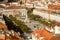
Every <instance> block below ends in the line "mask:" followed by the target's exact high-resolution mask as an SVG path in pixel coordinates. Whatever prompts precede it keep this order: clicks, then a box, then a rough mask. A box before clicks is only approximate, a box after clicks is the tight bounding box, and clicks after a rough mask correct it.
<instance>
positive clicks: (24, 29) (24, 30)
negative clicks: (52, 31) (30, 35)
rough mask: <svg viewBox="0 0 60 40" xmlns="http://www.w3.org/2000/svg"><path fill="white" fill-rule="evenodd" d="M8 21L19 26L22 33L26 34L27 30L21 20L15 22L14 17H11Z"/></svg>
mask: <svg viewBox="0 0 60 40" xmlns="http://www.w3.org/2000/svg"><path fill="white" fill-rule="evenodd" d="M9 17H10V19H12V20H13V21H14V22H15V23H16V24H17V25H19V27H20V28H21V29H22V30H23V32H28V30H29V28H28V27H27V25H25V24H24V23H23V22H22V21H21V20H17V19H16V18H15V17H13V16H12V15H10V16H9Z"/></svg>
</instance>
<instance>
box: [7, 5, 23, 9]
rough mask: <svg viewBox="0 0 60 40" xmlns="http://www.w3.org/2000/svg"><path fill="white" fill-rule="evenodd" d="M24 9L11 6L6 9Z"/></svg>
mask: <svg viewBox="0 0 60 40" xmlns="http://www.w3.org/2000/svg"><path fill="white" fill-rule="evenodd" d="M22 8H23V7H21V6H9V7H7V8H6V9H22Z"/></svg>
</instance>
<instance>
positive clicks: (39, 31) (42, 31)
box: [32, 30, 53, 39]
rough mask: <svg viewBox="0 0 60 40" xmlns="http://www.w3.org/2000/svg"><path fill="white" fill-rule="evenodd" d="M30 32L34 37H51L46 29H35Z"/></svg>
mask: <svg viewBox="0 0 60 40" xmlns="http://www.w3.org/2000/svg"><path fill="white" fill-rule="evenodd" d="M32 34H33V35H34V36H35V37H36V38H40V37H41V36H43V37H44V38H45V39H50V38H52V37H53V35H52V34H51V33H49V32H48V31H46V30H35V31H34V32H32ZM36 34H37V35H36Z"/></svg>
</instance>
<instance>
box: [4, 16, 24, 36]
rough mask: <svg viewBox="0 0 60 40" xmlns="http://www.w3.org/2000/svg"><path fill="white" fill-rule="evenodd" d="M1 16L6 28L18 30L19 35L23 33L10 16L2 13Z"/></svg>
mask: <svg viewBox="0 0 60 40" xmlns="http://www.w3.org/2000/svg"><path fill="white" fill-rule="evenodd" d="M3 18H4V20H5V23H6V25H7V28H8V30H14V31H15V32H19V33H20V34H21V35H22V34H24V32H23V31H22V30H21V28H20V27H19V26H16V25H15V24H14V23H13V21H12V20H11V19H10V18H8V17H7V16H5V15H3Z"/></svg>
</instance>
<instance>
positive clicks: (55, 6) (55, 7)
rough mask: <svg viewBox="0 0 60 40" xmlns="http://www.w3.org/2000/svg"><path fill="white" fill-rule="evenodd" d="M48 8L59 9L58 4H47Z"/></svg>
mask: <svg viewBox="0 0 60 40" xmlns="http://www.w3.org/2000/svg"><path fill="white" fill-rule="evenodd" d="M48 8H49V9H53V10H60V5H48Z"/></svg>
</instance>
